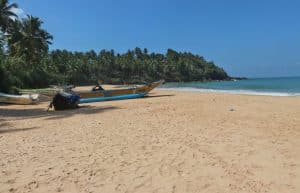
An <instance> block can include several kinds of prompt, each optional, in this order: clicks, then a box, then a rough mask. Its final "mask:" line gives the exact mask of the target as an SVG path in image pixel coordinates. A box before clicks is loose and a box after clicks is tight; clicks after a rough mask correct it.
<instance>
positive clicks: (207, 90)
mask: <svg viewBox="0 0 300 193" xmlns="http://www.w3.org/2000/svg"><path fill="white" fill-rule="evenodd" d="M157 89H158V90H173V91H187V92H208V93H227V94H242V95H260V96H281V97H285V96H300V93H283V92H259V91H251V90H216V89H199V88H192V87H177V88H157Z"/></svg>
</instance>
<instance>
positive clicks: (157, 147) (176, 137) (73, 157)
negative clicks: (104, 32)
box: [0, 90, 300, 193]
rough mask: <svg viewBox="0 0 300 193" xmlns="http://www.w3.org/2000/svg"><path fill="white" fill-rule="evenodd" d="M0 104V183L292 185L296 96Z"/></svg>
mask: <svg viewBox="0 0 300 193" xmlns="http://www.w3.org/2000/svg"><path fill="white" fill-rule="evenodd" d="M81 106H82V107H81V108H80V109H76V110H68V111H60V112H55V111H50V112H46V111H45V110H46V108H47V103H42V104H39V105H32V106H23V105H0V192H1V193H2V192H3V193H7V192H38V193H42V192H51V193H53V192H72V193H75V192H103V193H113V192H124V193H125V192H126V193H131V192H145V193H150V192H157V193H168V192H170V193H172V192H175V193H176V192H177V193H184V192H210V193H214V192H222V193H224V192H225V193H226V192H228V193H232V192H271V193H276V192H278V193H283V192H284V193H289V192H291V193H296V192H300V97H271V96H246V95H230V94H216V93H196V92H176V91H157V90H155V91H153V92H152V94H151V95H150V96H149V97H146V98H143V99H136V100H126V101H111V102H101V103H91V104H85V105H81Z"/></svg>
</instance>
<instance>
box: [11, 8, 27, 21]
mask: <svg viewBox="0 0 300 193" xmlns="http://www.w3.org/2000/svg"><path fill="white" fill-rule="evenodd" d="M11 11H12V12H14V13H15V14H16V15H17V16H18V17H19V18H24V17H26V13H25V11H24V10H23V9H21V8H12V9H11ZM14 19H15V18H14Z"/></svg>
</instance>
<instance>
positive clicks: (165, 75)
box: [0, 0, 229, 92]
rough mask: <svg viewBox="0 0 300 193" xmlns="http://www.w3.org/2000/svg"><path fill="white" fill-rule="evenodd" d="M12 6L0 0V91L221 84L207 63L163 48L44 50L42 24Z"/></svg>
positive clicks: (220, 73)
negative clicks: (163, 51)
mask: <svg viewBox="0 0 300 193" xmlns="http://www.w3.org/2000/svg"><path fill="white" fill-rule="evenodd" d="M13 8H17V5H16V4H9V2H8V0H0V91H2V92H8V91H13V89H14V88H39V87H47V86H48V85H50V84H75V85H83V84H95V83H96V82H98V81H102V82H105V83H115V84H120V83H121V84H122V83H144V82H150V81H154V80H158V79H165V80H166V81H196V80H197V81H207V80H227V79H229V76H228V75H227V74H226V72H225V71H224V70H223V69H222V68H219V67H217V66H216V65H215V64H214V63H213V62H208V61H206V60H205V59H204V58H203V57H201V56H198V55H194V54H192V53H187V52H184V53H181V52H176V51H174V50H172V49H168V50H167V53H166V54H159V53H148V50H147V49H146V48H145V49H143V50H142V49H140V48H135V49H133V50H128V51H127V52H126V53H123V54H119V53H115V52H114V50H102V51H100V52H99V53H96V52H95V51H93V50H92V51H89V52H70V51H67V50H53V51H49V45H50V44H51V41H52V39H53V37H52V36H51V35H50V34H49V33H48V32H47V31H46V30H45V29H43V28H42V23H43V22H42V21H41V20H40V19H39V18H37V17H34V16H30V15H27V17H26V18H22V19H19V18H18V17H17V15H16V14H15V13H14V12H13V11H12V9H13Z"/></svg>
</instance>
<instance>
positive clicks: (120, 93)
mask: <svg viewBox="0 0 300 193" xmlns="http://www.w3.org/2000/svg"><path fill="white" fill-rule="evenodd" d="M163 82H164V81H163V80H160V81H157V82H152V83H150V84H146V85H140V86H132V87H128V88H120V89H112V90H103V89H102V88H101V87H100V88H101V89H98V88H97V87H94V89H93V90H92V91H81V92H76V93H77V94H79V95H80V103H90V102H100V101H110V100H123V99H134V98H141V97H144V96H145V95H147V94H148V93H149V92H150V91H151V90H153V89H154V88H155V87H158V86H159V85H161V84H162V83H163Z"/></svg>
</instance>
